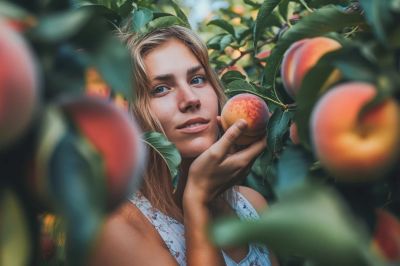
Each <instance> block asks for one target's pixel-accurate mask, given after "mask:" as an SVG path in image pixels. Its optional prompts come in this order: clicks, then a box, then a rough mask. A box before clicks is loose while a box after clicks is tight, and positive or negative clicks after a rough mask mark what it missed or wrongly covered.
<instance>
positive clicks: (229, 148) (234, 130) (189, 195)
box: [184, 120, 266, 204]
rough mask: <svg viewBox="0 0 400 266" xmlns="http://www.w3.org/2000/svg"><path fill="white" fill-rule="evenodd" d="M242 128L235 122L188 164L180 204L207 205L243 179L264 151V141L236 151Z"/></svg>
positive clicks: (244, 127) (240, 124) (243, 126)
mask: <svg viewBox="0 0 400 266" xmlns="http://www.w3.org/2000/svg"><path fill="white" fill-rule="evenodd" d="M246 127H247V124H246V121H245V120H239V121H237V122H236V123H235V124H233V125H232V126H231V127H230V128H229V129H228V130H227V131H226V132H225V134H224V135H223V136H222V137H221V138H220V139H219V140H218V141H217V142H216V143H214V144H213V145H212V146H211V147H210V148H208V149H207V150H206V151H205V152H203V153H202V154H201V155H200V156H199V157H197V158H196V159H195V160H194V161H193V162H192V164H191V166H190V168H189V175H188V180H187V184H186V187H185V192H184V203H185V201H190V202H197V203H204V204H208V203H210V202H211V201H212V200H213V199H215V198H216V197H217V196H218V195H220V194H221V193H222V192H224V191H225V190H226V189H228V188H229V187H231V186H233V185H234V184H236V183H238V182H239V181H241V180H242V179H243V178H245V177H246V176H247V174H248V172H249V170H250V168H251V165H252V162H253V161H254V160H255V159H256V157H257V156H258V155H259V154H260V153H261V152H262V151H263V150H264V148H265V147H266V139H265V138H262V139H260V140H258V141H256V142H254V143H253V144H251V145H249V146H247V147H245V148H243V149H240V150H237V149H236V148H235V144H234V143H235V140H236V139H237V138H238V137H239V136H240V135H241V134H242V133H243V131H244V130H245V129H246Z"/></svg>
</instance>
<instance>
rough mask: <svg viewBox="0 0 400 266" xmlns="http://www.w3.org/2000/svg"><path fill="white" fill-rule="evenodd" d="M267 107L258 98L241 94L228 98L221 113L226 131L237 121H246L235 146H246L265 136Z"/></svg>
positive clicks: (248, 94) (267, 116)
mask: <svg viewBox="0 0 400 266" xmlns="http://www.w3.org/2000/svg"><path fill="white" fill-rule="evenodd" d="M269 117H270V115H269V110H268V106H267V104H266V103H265V101H264V100H263V99H261V98H260V97H258V96H256V95H253V94H250V93H242V94H238V95H235V96H233V97H232V98H230V99H229V100H228V101H227V102H226V104H225V105H224V107H223V109H222V112H221V123H222V127H223V129H224V130H225V131H226V130H227V129H228V128H229V127H230V126H231V125H232V124H234V123H235V122H236V121H237V120H238V119H244V120H246V121H247V125H248V126H247V129H246V130H245V132H244V133H243V134H242V135H241V136H240V137H239V138H238V139H237V141H236V144H239V145H248V144H250V143H252V142H254V141H256V140H257V139H259V138H260V137H261V136H263V135H265V132H266V126H267V123H268V120H269Z"/></svg>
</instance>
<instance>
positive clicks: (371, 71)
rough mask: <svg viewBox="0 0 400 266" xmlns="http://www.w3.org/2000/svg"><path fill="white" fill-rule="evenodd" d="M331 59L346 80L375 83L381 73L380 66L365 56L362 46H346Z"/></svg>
mask: <svg viewBox="0 0 400 266" xmlns="http://www.w3.org/2000/svg"><path fill="white" fill-rule="evenodd" d="M330 57H331V59H332V61H331V62H332V65H334V66H335V67H337V68H338V69H339V70H340V72H341V74H342V76H343V77H344V78H346V79H349V80H360V81H366V82H375V80H376V76H377V73H378V72H379V69H378V66H377V65H378V64H377V62H373V61H371V60H370V59H369V58H367V57H366V56H365V55H364V54H363V51H362V46H361V45H357V46H354V45H352V46H345V47H343V48H342V49H340V50H338V51H337V52H335V54H334V55H332V56H330Z"/></svg>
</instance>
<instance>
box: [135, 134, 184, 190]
mask: <svg viewBox="0 0 400 266" xmlns="http://www.w3.org/2000/svg"><path fill="white" fill-rule="evenodd" d="M143 141H144V142H145V143H146V144H147V145H149V146H150V147H151V148H152V149H153V150H154V151H156V152H157V153H158V154H159V155H160V156H161V158H163V160H164V161H165V163H166V164H167V166H168V169H169V172H170V173H171V177H172V183H173V184H177V178H179V177H178V172H179V166H180V164H181V155H180V153H179V151H178V150H177V149H176V147H175V145H174V144H173V143H172V142H170V141H169V140H168V139H167V138H166V137H165V135H164V134H161V133H159V132H145V133H144V134H143ZM175 188H176V187H175Z"/></svg>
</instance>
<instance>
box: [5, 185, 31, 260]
mask: <svg viewBox="0 0 400 266" xmlns="http://www.w3.org/2000/svg"><path fill="white" fill-rule="evenodd" d="M0 213H1V221H0V258H1V265H7V266H23V265H29V264H30V262H31V257H32V255H33V246H32V243H33V239H32V237H33V236H32V233H31V232H30V230H29V229H30V228H29V226H28V221H29V217H28V216H27V214H26V211H25V209H24V207H23V205H22V202H21V199H20V198H19V197H18V196H17V195H16V193H15V192H14V191H12V190H10V189H4V187H1V189H0ZM35 250H36V248H35Z"/></svg>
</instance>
